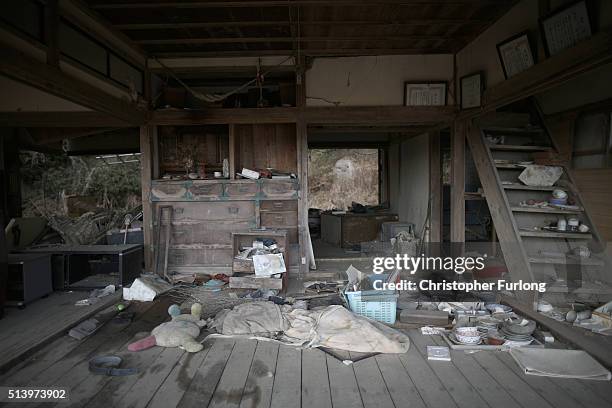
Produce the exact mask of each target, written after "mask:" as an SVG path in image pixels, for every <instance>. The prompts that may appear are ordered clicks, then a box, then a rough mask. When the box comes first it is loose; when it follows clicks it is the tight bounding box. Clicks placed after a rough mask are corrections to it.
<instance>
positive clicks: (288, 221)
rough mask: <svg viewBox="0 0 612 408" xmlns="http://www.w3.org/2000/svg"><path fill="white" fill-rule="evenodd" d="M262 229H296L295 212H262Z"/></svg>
mask: <svg viewBox="0 0 612 408" xmlns="http://www.w3.org/2000/svg"><path fill="white" fill-rule="evenodd" d="M261 225H262V227H273V228H274V227H297V225H298V222H297V213H296V212H295V211H283V212H262V213H261Z"/></svg>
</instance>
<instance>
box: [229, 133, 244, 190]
mask: <svg viewBox="0 0 612 408" xmlns="http://www.w3.org/2000/svg"><path fill="white" fill-rule="evenodd" d="M240 170H241V171H242V169H240ZM229 178H230V180H234V179H235V178H236V125H234V124H233V123H230V124H229Z"/></svg>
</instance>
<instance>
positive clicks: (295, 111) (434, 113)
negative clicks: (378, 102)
mask: <svg viewBox="0 0 612 408" xmlns="http://www.w3.org/2000/svg"><path fill="white" fill-rule="evenodd" d="M455 113H456V112H455V107H454V106H332V107H328V106H321V107H318V106H309V107H305V108H236V109H231V108H216V109H215V108H213V109H206V110H202V111H185V110H158V111H154V112H153V114H152V117H151V121H150V122H149V124H151V125H188V124H225V123H232V124H242V123H245V124H248V123H297V122H298V120H299V121H303V122H304V123H307V124H313V125H326V124H328V125H352V126H354V125H358V124H362V125H377V126H383V125H395V126H398V125H407V126H414V125H432V126H433V125H437V124H441V123H450V122H452V121H453V119H454V118H455Z"/></svg>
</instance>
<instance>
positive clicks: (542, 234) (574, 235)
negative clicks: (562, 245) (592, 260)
mask: <svg viewBox="0 0 612 408" xmlns="http://www.w3.org/2000/svg"><path fill="white" fill-rule="evenodd" d="M519 235H520V236H521V237H534V238H562V239H591V238H593V236H592V235H591V234H590V233H588V232H587V233H582V232H553V231H519Z"/></svg>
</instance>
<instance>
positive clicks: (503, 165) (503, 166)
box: [495, 163, 527, 170]
mask: <svg viewBox="0 0 612 408" xmlns="http://www.w3.org/2000/svg"><path fill="white" fill-rule="evenodd" d="M525 166H527V165H526V164H514V163H495V167H497V168H498V169H507V170H524V169H525Z"/></svg>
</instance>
